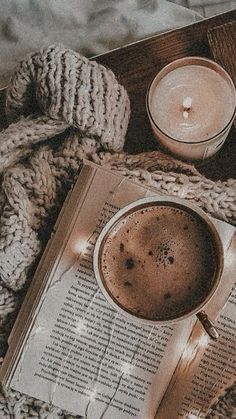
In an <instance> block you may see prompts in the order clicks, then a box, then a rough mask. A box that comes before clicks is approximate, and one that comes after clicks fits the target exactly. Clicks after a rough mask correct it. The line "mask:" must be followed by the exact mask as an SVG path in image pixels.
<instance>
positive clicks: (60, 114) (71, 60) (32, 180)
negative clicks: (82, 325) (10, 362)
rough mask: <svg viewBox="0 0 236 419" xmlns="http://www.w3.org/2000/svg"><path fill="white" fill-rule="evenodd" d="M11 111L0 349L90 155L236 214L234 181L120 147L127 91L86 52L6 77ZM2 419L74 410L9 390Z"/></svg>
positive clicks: (38, 62)
mask: <svg viewBox="0 0 236 419" xmlns="http://www.w3.org/2000/svg"><path fill="white" fill-rule="evenodd" d="M6 112H7V115H8V118H9V122H11V123H10V125H9V127H8V128H7V129H6V130H5V131H2V132H1V133H0V163H1V166H0V170H1V172H2V177H1V189H0V208H1V219H0V349H1V354H0V356H4V353H5V351H6V344H7V337H8V335H9V332H10V330H11V327H12V324H13V322H14V319H15V316H16V314H17V312H18V310H19V307H20V304H21V302H22V299H23V298H24V295H25V292H26V290H27V287H28V285H29V283H30V281H31V279H32V275H33V272H34V270H35V267H36V265H37V262H38V260H39V256H40V255H41V253H42V251H43V249H44V247H45V244H46V242H47V239H48V238H49V237H50V231H51V230H52V228H53V225H54V223H55V220H56V218H57V215H58V213H59V210H60V208H61V206H62V203H63V201H64V199H65V197H66V194H67V191H68V189H69V188H70V186H71V184H72V183H73V181H74V179H75V176H76V173H77V171H78V169H79V166H80V164H81V161H82V160H83V159H84V158H86V159H89V160H92V161H94V162H95V163H97V164H101V165H105V166H106V167H110V168H111V169H112V170H117V171H119V172H120V173H121V174H123V175H124V176H128V177H130V178H131V179H132V180H135V181H136V182H139V183H142V184H146V185H147V186H152V187H154V188H155V189H156V191H157V192H160V193H162V194H168V195H174V196H178V197H181V198H185V199H188V200H190V201H192V202H194V203H196V204H197V205H199V206H200V207H201V208H203V209H204V210H205V211H206V212H208V213H209V214H211V215H213V216H215V217H218V218H219V219H221V220H225V221H228V222H231V223H236V181H235V180H233V179H229V180H227V181H225V182H221V181H218V182H213V181H211V180H209V179H206V178H205V177H204V176H202V175H200V174H199V173H198V171H197V170H196V169H195V168H194V167H193V166H191V165H187V164H185V163H182V162H180V161H177V160H174V159H172V158H170V157H168V156H166V155H165V154H163V153H161V152H159V151H156V152H150V153H143V154H139V155H126V154H125V153H124V152H122V148H123V144H124V140H125V134H126V130H127V126H128V122H129V115H130V104H129V98H128V95H127V93H126V91H125V89H124V88H123V87H122V86H121V85H120V84H119V83H118V82H117V80H116V78H115V76H114V74H113V73H112V72H111V71H110V70H108V69H106V68H104V67H103V66H101V65H99V64H97V63H96V62H94V61H89V60H88V59H86V58H85V57H83V56H81V55H80V54H77V53H75V52H73V51H71V50H68V49H65V48H64V47H63V46H61V45H52V46H50V47H48V48H46V49H43V50H41V51H38V52H35V53H33V54H30V55H29V56H28V57H26V59H25V60H24V61H23V62H22V63H21V64H20V65H19V68H18V70H17V71H16V74H15V76H14V77H13V79H12V81H11V84H10V86H9V89H8V92H7V101H6ZM91 205H93V203H92V202H91ZM232 406H233V403H231V404H230V403H228V405H227V407H226V408H225V409H228V411H227V415H228V416H227V415H226V416H220V414H219V416H216V417H231V416H230V414H231V413H229V412H230V409H231V412H232V409H233V407H232ZM224 412H226V410H225V411H224ZM77 417H78V416H77ZM211 417H212V416H211ZM232 417H233V416H232ZM0 418H1V419H2V418H4V419H5V418H9V419H10V418H16V419H30V418H48V419H49V418H53V419H57V418H58V419H59V418H60V419H61V418H64V419H66V418H67V419H69V418H75V416H71V415H70V414H68V413H66V412H63V411H61V410H60V409H58V408H55V407H53V406H49V405H47V404H46V403H43V402H40V401H38V400H35V399H32V398H30V397H28V396H25V395H22V394H20V393H17V392H15V391H11V390H6V389H2V391H1V393H0Z"/></svg>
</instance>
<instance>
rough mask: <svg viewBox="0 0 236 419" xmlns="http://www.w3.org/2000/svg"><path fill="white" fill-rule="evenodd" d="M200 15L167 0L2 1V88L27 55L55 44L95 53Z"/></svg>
mask: <svg viewBox="0 0 236 419" xmlns="http://www.w3.org/2000/svg"><path fill="white" fill-rule="evenodd" d="M200 19H202V17H201V16H200V15H199V14H197V13H195V12H194V11H192V10H189V9H187V8H184V7H181V6H179V5H177V4H174V3H171V2H168V1H166V0H43V1H41V0H20V1H19V0H0V34H1V35H0V88H1V87H5V86H6V85H7V84H8V82H9V78H10V76H11V75H12V73H13V71H14V68H15V67H16V64H17V62H18V60H19V59H21V58H23V57H24V56H25V54H26V53H28V52H30V51H33V50H36V49H38V48H41V47H45V46H47V45H49V44H52V43H54V42H61V43H63V44H64V45H65V46H66V47H69V48H72V49H74V50H75V51H78V52H81V53H82V54H84V55H86V56H94V55H98V54H102V53H104V52H106V51H108V50H111V49H114V48H118V47H121V46H122V45H125V44H129V43H132V42H134V41H137V40H140V39H143V38H146V37H148V36H152V35H155V34H158V33H160V32H164V31H168V30H171V29H174V28H177V27H181V26H186V25H189V24H191V23H194V22H196V21H198V20H200Z"/></svg>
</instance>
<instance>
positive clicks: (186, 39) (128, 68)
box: [0, 10, 236, 180]
mask: <svg viewBox="0 0 236 419" xmlns="http://www.w3.org/2000/svg"><path fill="white" fill-rule="evenodd" d="M235 22H236V10H233V11H231V12H228V13H224V14H221V15H218V16H216V17H213V18H210V19H205V20H202V21H200V22H198V23H195V24H193V25H190V26H186V27H184V28H181V29H177V30H173V31H170V32H166V33H164V34H162V35H158V36H153V37H150V38H147V39H145V40H143V41H138V42H136V43H134V44H131V45H128V46H126V47H122V48H119V49H116V50H114V51H111V52H109V53H106V54H103V55H100V56H97V57H96V60H97V61H98V62H100V63H102V64H104V65H105V66H107V67H110V68H111V69H112V70H113V71H114V73H115V74H116V76H117V77H118V79H119V81H120V82H121V83H122V84H123V85H124V86H125V88H126V89H127V91H128V93H129V96H130V100H131V109H132V114H131V120H130V124H129V128H128V133H127V140H126V144H125V148H126V150H127V151H128V152H129V153H132V154H134V153H139V152H143V151H151V150H155V149H157V148H158V145H157V141H156V140H155V138H154V136H153V134H152V131H151V128H150V125H149V121H148V117H147V113H146V105H145V100H146V91H147V87H148V85H149V83H150V82H151V80H152V79H153V77H154V76H155V74H156V73H157V72H158V71H159V70H160V69H161V68H162V67H163V66H165V65H166V64H168V63H169V62H171V61H173V60H175V59H177V58H181V57H184V56H187V55H192V56H193V55H198V56H204V57H209V58H214V59H215V60H216V61H219V62H220V64H221V65H223V66H224V67H225V69H226V70H228V71H229V72H231V73H232V71H234V70H232V69H234V68H235V60H236V51H235V53H234V54H233V57H232V48H234V49H235V48H236V43H235V44H233V42H232V39H234V38H235V33H234V30H235ZM157 24H158V23H157ZM222 25H223V27H222ZM222 28H223V29H222ZM226 38H227V39H226ZM221 40H222V42H221ZM227 45H228V46H229V45H230V48H229V47H227ZM222 46H223V47H222ZM222 51H223V54H222ZM231 75H232V76H233V77H235V74H231ZM234 80H235V79H234ZM4 96H5V92H4V91H0V128H3V127H4V126H6V119H5V116H4V112H3V109H4ZM235 162H236V130H235V127H233V128H232V130H231V132H230V135H229V137H228V139H227V141H226V143H225V144H224V146H223V148H222V149H221V150H220V151H219V153H218V154H217V155H215V156H214V157H213V158H212V159H211V161H208V162H207V163H204V164H203V165H201V166H200V167H198V170H199V171H200V172H201V173H203V174H204V175H205V176H207V177H209V178H211V179H214V180H217V179H221V180H225V179H228V178H236V163H235Z"/></svg>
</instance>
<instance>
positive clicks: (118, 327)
mask: <svg viewBox="0 0 236 419" xmlns="http://www.w3.org/2000/svg"><path fill="white" fill-rule="evenodd" d="M101 171H102V169H99V168H97V169H96V170H95V169H94V173H93V178H92V181H91V185H90V188H89V190H88V192H87V194H86V197H85V198H84V202H83V205H82V206H81V209H80V212H79V214H78V217H77V218H76V221H75V224H74V226H73V229H72V231H71V234H70V237H69V240H68V242H67V243H66V246H65V248H64V251H63V253H62V255H61V258H60V260H59V261H58V262H57V265H56V266H54V267H53V268H51V269H52V271H53V275H51V276H49V279H48V283H47V287H46V288H45V291H44V294H43V296H42V298H41V301H40V304H39V306H38V307H37V312H35V314H34V317H33V325H32V329H31V331H30V333H29V334H28V337H27V340H26V341H25V345H24V349H23V352H22V354H21V357H20V358H19V360H18V364H17V366H16V369H15V371H14V374H13V375H12V377H11V382H10V386H11V387H12V388H13V389H15V390H18V391H21V392H23V393H26V394H29V395H31V396H33V397H36V398H39V399H41V400H45V401H47V402H50V403H52V404H54V405H56V406H59V407H61V408H63V409H66V410H68V411H70V412H72V413H74V414H78V415H82V416H84V417H87V418H90V419H99V418H103V419H110V418H111V417H112V418H119V419H129V418H145V419H153V417H154V415H155V412H156V410H157V406H158V404H159V402H160V400H161V399H162V397H163V395H164V393H165V390H166V388H167V385H168V383H169V381H170V379H171V376H172V374H173V371H174V370H175V368H176V365H177V363H178V361H179V358H180V356H181V353H182V352H183V349H184V347H185V345H186V342H187V340H188V338H189V335H190V333H191V329H192V325H193V319H188V320H185V321H182V322H181V323H179V324H177V325H174V326H173V325H168V326H160V327H158V326H149V325H143V324H141V323H138V322H133V321H131V320H130V319H128V318H126V317H125V316H123V315H121V314H119V313H118V312H117V311H116V310H115V309H113V308H112V307H111V306H110V305H109V304H108V303H107V301H106V300H105V298H104V296H103V294H102V292H101V291H100V288H99V287H98V285H97V282H96V280H95V278H94V274H93V264H92V255H93V249H94V245H95V242H96V238H97V237H98V234H99V232H100V231H101V229H102V227H103V226H104V224H105V223H106V222H107V221H108V220H109V219H110V218H111V216H112V215H113V214H114V213H116V212H117V211H118V209H119V208H121V207H122V206H124V205H126V204H128V203H129V202H131V201H133V200H136V199H138V198H142V197H144V196H145V195H147V194H148V195H150V194H152V193H151V192H150V191H147V190H146V189H145V188H144V187H142V186H138V185H135V184H134V183H132V182H130V181H128V180H127V179H124V178H121V177H119V176H118V175H115V174H114V173H111V172H106V171H102V173H103V174H102V176H101V175H100V172H101ZM153 195H154V193H153Z"/></svg>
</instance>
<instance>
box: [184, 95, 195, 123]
mask: <svg viewBox="0 0 236 419" xmlns="http://www.w3.org/2000/svg"><path fill="white" fill-rule="evenodd" d="M192 102H193V100H192V98H191V97H190V96H186V97H185V98H184V100H183V117H184V119H188V117H189V112H190V111H191V107H192Z"/></svg>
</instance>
